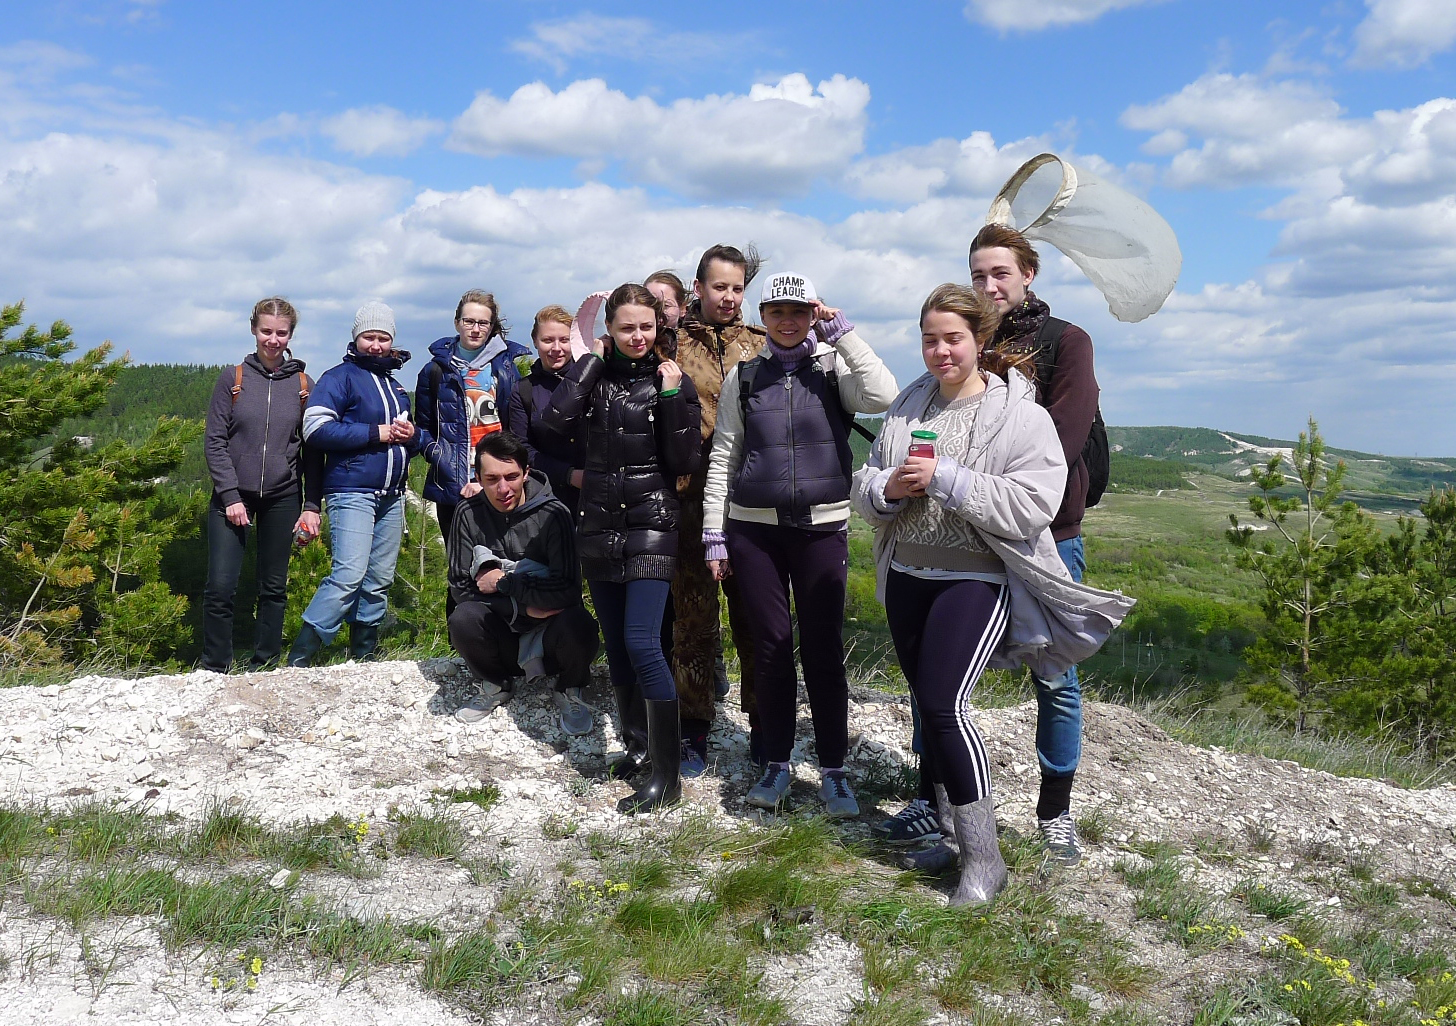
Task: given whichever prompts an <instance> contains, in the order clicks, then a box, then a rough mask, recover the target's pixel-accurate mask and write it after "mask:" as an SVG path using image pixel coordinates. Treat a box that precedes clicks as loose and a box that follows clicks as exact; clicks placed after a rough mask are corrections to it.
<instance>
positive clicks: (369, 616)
mask: <svg viewBox="0 0 1456 1026" xmlns="http://www.w3.org/2000/svg"><path fill="white" fill-rule="evenodd" d="M324 510H325V512H326V513H327V514H328V518H329V538H330V540H331V544H332V546H333V558H334V565H333V568H332V569H331V570H330V571H329V575H328V576H327V577H325V578H324V579H323V581H322V582H320V584H319V586H318V591H316V592H314V595H313V600H312V601H311V602H309V604H308V608H307V609H305V610H304V611H303V622H304V623H306V624H308V625H309V626H310V627H312V628H313V629H314V630H316V631H318V635H319V637H321V638H323V640H324V644H326V645H327V644H328V643H329V642H330V641H332V640H334V635H336V634H338V633H339V629H340V628H341V627H343V625H344V621H346V620H347V621H348V622H349V623H354V624H358V625H359V626H361V627H372V626H375V625H377V624H378V623H379V622H380V621H381V620H383V619H384V611H385V608H386V597H387V596H388V594H389V586H390V585H391V584H393V583H394V565H395V563H397V562H398V561H399V542H400V537H401V535H402V534H403V533H404V497H403V496H400V495H373V494H371V493H369V492H334V493H332V494H329V495H325V496H324Z"/></svg>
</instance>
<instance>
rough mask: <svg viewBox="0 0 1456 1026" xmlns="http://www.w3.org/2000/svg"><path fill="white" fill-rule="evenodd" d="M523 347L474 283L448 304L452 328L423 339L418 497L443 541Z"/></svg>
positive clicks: (470, 486)
mask: <svg viewBox="0 0 1456 1026" xmlns="http://www.w3.org/2000/svg"><path fill="white" fill-rule="evenodd" d="M530 352H531V351H530V350H529V349H527V348H526V347H525V346H523V345H521V344H520V343H517V342H512V341H511V340H510V339H508V338H506V323H505V321H503V320H502V319H501V315H500V306H499V304H497V303H496V301H495V296H493V295H491V294H490V293H489V292H483V291H481V290H480V289H471V290H470V291H469V292H467V293H465V295H463V296H461V297H460V302H459V303H457V304H456V305H455V334H453V335H446V336H445V337H444V338H439V339H436V340H435V341H434V342H433V343H432V344H431V345H430V362H429V363H427V364H425V366H424V367H423V368H422V369H421V370H420V377H419V382H418V383H417V384H416V385H415V413H416V418H417V423H418V424H419V426H420V427H421V428H423V429H424V430H425V432H426V435H427V440H426V442H425V449H424V455H425V459H426V460H428V461H429V463H430V473H429V476H428V477H427V478H426V479H425V498H426V499H428V500H429V501H431V502H433V503H434V504H435V516H436V518H437V519H438V520H439V522H440V533H441V534H442V535H443V536H444V537H445V540H446V544H448V543H449V539H450V522H451V521H452V520H453V519H454V518H455V507H456V506H458V505H459V504H460V500H461V499H468V498H469V497H470V496H472V495H474V494H475V493H476V492H478V491H480V484H479V483H478V482H477V481H476V480H475V470H474V467H475V447H476V445H478V444H479V443H480V440H481V439H482V438H484V437H485V436H486V435H493V434H495V433H496V432H497V431H500V430H501V429H502V428H504V427H505V416H506V408H507V406H508V405H509V403H510V400H511V392H512V390H514V389H515V387H516V383H517V382H518V381H520V380H521V373H520V371H519V370H518V369H517V367H516V358H517V357H520V356H529V355H530ZM445 604H446V606H447V615H448V609H453V608H454V605H455V603H454V602H453V601H451V600H449V599H448V598H447V599H446V603H445Z"/></svg>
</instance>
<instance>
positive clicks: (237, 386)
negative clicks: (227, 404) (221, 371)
mask: <svg viewBox="0 0 1456 1026" xmlns="http://www.w3.org/2000/svg"><path fill="white" fill-rule="evenodd" d="M232 391H233V405H234V406H236V405H237V404H238V396H240V395H242V394H243V365H242V364H238V365H237V366H236V367H234V368H233V389H232Z"/></svg>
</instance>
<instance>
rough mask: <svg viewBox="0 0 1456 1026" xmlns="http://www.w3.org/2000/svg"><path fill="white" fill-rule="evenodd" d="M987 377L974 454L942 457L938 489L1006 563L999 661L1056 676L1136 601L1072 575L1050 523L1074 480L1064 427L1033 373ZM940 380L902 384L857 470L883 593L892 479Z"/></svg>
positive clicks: (857, 501)
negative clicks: (1042, 402)
mask: <svg viewBox="0 0 1456 1026" xmlns="http://www.w3.org/2000/svg"><path fill="white" fill-rule="evenodd" d="M986 378H987V384H986V394H985V397H984V398H983V399H982V400H981V408H980V411H979V413H978V414H977V416H976V423H975V426H974V428H972V431H971V456H970V463H969V465H968V466H964V467H962V466H959V465H957V464H954V463H951V461H949V460H944V459H943V460H941V461H940V463H939V465H938V466H937V467H936V471H935V479H934V481H933V482H932V484H931V487H930V489H929V492H930V494H931V495H932V497H933V498H934V499H935V500H936V501H939V502H942V503H943V504H945V506H946V508H947V509H950V510H953V511H954V512H955V513H957V514H958V515H960V516H962V517H964V518H965V519H966V520H967V521H968V522H970V524H971V525H972V526H973V527H975V528H976V530H977V532H979V534H980V535H981V537H982V538H984V539H985V540H986V544H987V545H989V546H990V548H991V551H992V552H994V553H995V554H996V555H997V556H999V557H1001V560H1002V562H1004V563H1005V564H1006V577H1007V587H1008V588H1009V590H1010V598H1011V618H1010V623H1009V624H1008V626H1007V628H1006V636H1005V637H1004V638H1003V639H1002V641H1001V644H1000V646H999V647H998V649H997V651H996V654H995V655H994V656H993V657H992V659H991V661H990V665H991V666H996V667H1003V668H1010V667H1015V666H1018V665H1026V666H1028V667H1030V668H1031V671H1032V672H1033V673H1034V674H1036V675H1037V676H1038V677H1041V678H1043V679H1046V678H1050V677H1055V676H1057V675H1058V674H1060V673H1062V672H1064V671H1065V670H1066V669H1067V667H1069V666H1072V665H1073V664H1075V663H1078V662H1081V661H1082V660H1083V659H1086V658H1087V657H1088V656H1090V655H1092V654H1093V653H1094V652H1096V651H1097V650H1098V649H1099V648H1101V647H1102V644H1103V642H1105V641H1106V640H1107V638H1108V636H1109V635H1110V634H1111V633H1112V632H1113V630H1115V629H1116V628H1117V625H1118V624H1120V623H1121V622H1122V621H1123V618H1124V617H1126V616H1127V614H1128V612H1129V611H1130V610H1131V609H1132V607H1133V603H1134V600H1133V599H1131V598H1129V597H1127V596H1126V595H1123V594H1122V593H1121V592H1108V591H1101V590H1099V589H1097V588H1093V587H1091V586H1089V585H1085V584H1078V583H1077V582H1075V581H1073V580H1072V578H1071V575H1070V574H1069V573H1068V572H1067V568H1066V566H1065V564H1063V563H1062V560H1061V557H1060V556H1058V555H1057V546H1056V542H1054V541H1053V540H1052V535H1051V531H1050V530H1049V529H1048V528H1049V526H1050V524H1051V522H1052V517H1053V516H1054V515H1055V514H1056V512H1057V508H1058V506H1059V505H1060V504H1061V501H1062V491H1063V489H1064V488H1065V487H1066V483H1067V463H1066V457H1065V456H1064V455H1063V453H1062V446H1061V443H1060V441H1058V438H1057V431H1056V427H1055V425H1054V424H1053V423H1052V419H1051V417H1050V415H1048V414H1047V412H1046V410H1045V409H1043V408H1042V407H1041V406H1039V405H1037V402H1036V389H1035V386H1034V385H1033V384H1032V383H1031V382H1029V381H1027V379H1026V378H1025V377H1024V376H1023V375H1021V374H1020V373H1016V372H1013V373H1012V374H1011V375H1010V379H1009V380H1007V379H1003V378H1000V377H997V376H996V375H994V374H988V375H987V376H986ZM939 387H940V386H939V383H938V382H937V381H936V379H935V378H934V377H933V376H932V375H930V374H928V373H927V374H923V375H921V376H920V377H919V378H916V379H915V381H913V382H911V383H910V385H909V386H908V387H907V388H906V389H905V390H904V391H903V392H901V393H900V395H899V396H898V397H897V398H896V399H895V401H894V403H892V404H891V406H890V409H889V411H888V412H887V413H886V414H885V423H884V426H883V427H882V428H881V430H880V436H879V438H878V439H877V440H876V441H875V444H874V447H873V448H872V449H871V450H870V458H869V460H868V462H866V463H865V465H864V466H863V467H861V468H860V469H859V472H858V473H856V474H855V477H854V492H853V497H852V500H851V501H852V502H853V503H854V508H855V510H856V511H857V512H858V513H859V514H860V516H862V517H864V518H865V519H866V520H867V521H869V522H870V524H871V525H873V526H874V528H875V547H874V553H875V572H876V585H877V587H876V593H877V595H878V597H879V599H880V601H881V602H883V601H884V597H885V591H884V589H885V577H886V575H887V574H888V572H889V568H890V556H891V549H892V548H893V546H892V545H891V539H892V538H893V536H894V530H893V526H894V522H895V518H896V517H897V516H898V515H899V512H900V510H901V509H902V508H903V506H904V500H899V501H889V500H886V499H885V483H886V482H887V481H888V480H889V477H890V474H891V472H892V471H893V469H894V468H895V467H897V466H899V465H900V464H902V463H904V462H905V457H906V455H907V453H908V451H909V447H910V432H911V431H913V430H915V429H916V428H917V427H919V425H920V421H921V418H922V417H923V416H924V415H925V409H926V407H927V406H929V404H930V401H931V399H932V398H934V395H935V392H936V390H937V389H938V388H939Z"/></svg>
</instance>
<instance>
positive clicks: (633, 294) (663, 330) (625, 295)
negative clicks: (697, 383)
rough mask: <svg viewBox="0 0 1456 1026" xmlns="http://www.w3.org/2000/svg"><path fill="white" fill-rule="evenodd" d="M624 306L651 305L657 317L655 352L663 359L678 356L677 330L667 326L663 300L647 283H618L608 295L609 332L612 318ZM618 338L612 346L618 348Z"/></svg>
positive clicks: (653, 346)
mask: <svg viewBox="0 0 1456 1026" xmlns="http://www.w3.org/2000/svg"><path fill="white" fill-rule="evenodd" d="M624 306H646V307H651V309H652V312H653V313H654V314H655V315H656V319H657V335H656V337H655V340H654V341H653V344H652V349H653V352H655V353H656V354H657V356H658V359H661V360H673V359H676V358H677V332H675V331H673V330H672V329H671V328H669V327H668V326H667V314H666V312H664V310H663V309H662V300H660V299H658V298H657V297H656V296H654V295H653V294H652V293H651V292H650V291H648V288H647V286H646V285H638V284H637V283H636V282H633V281H629V282H627V283H626V284H624V285H618V286H617V287H616V288H615V289H613V290H612V294H611V295H610V296H608V297H607V308H606V310H605V311H604V314H605V316H606V318H607V329H608V330H607V334H608V335H610V334H611V326H612V318H613V317H615V316H616V315H617V311H618V310H620V309H621V308H622V307H624ZM616 345H617V343H616V340H615V339H614V340H613V341H612V347H613V348H614V349H615V348H616Z"/></svg>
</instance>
